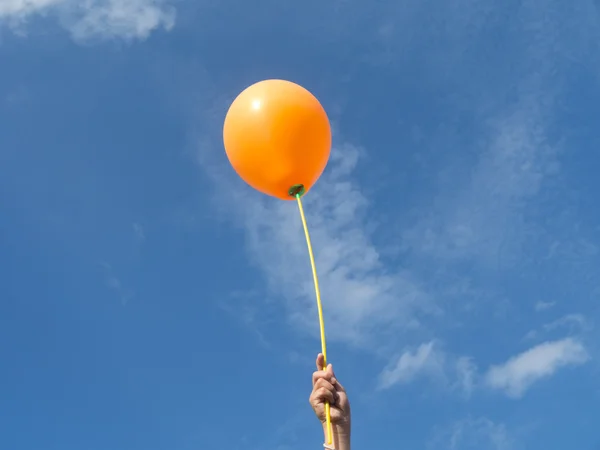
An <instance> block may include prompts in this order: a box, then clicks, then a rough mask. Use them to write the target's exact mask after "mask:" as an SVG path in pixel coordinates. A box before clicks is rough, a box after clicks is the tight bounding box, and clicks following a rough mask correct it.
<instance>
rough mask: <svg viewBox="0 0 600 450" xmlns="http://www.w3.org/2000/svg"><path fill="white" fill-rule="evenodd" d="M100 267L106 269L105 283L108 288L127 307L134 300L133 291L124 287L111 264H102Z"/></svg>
mask: <svg viewBox="0 0 600 450" xmlns="http://www.w3.org/2000/svg"><path fill="white" fill-rule="evenodd" d="M100 265H101V266H102V268H103V269H104V283H105V285H106V287H107V288H108V289H110V290H111V291H113V292H114V293H115V294H116V295H117V297H119V300H120V301H121V304H123V306H125V305H127V303H129V301H130V300H131V299H132V298H133V295H134V293H133V291H132V290H130V289H128V288H127V287H125V286H124V285H123V283H122V281H121V279H120V278H119V277H118V276H117V275H116V274H115V271H114V269H113V267H112V266H111V265H110V264H108V263H105V262H101V263H100Z"/></svg>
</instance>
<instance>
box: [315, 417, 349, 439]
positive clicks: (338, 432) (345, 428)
mask: <svg viewBox="0 0 600 450" xmlns="http://www.w3.org/2000/svg"><path fill="white" fill-rule="evenodd" d="M322 425H323V435H324V436H325V439H327V422H322ZM350 430H351V426H350V421H348V422H340V423H332V424H331V431H332V433H333V435H334V436H338V437H343V438H347V437H350Z"/></svg>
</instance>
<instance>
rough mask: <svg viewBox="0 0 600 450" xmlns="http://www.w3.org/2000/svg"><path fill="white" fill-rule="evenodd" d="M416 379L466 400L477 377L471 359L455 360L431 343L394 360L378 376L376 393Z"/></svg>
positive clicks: (424, 344) (460, 358)
mask: <svg viewBox="0 0 600 450" xmlns="http://www.w3.org/2000/svg"><path fill="white" fill-rule="evenodd" d="M419 377H426V378H429V379H431V380H433V381H434V382H436V383H438V384H439V385H440V386H443V387H444V388H447V389H448V390H450V391H458V392H460V393H461V394H462V395H464V396H466V397H469V396H470V395H471V394H472V392H473V390H474V389H475V387H476V384H477V377H478V374H477V366H476V365H475V363H474V362H473V360H472V359H471V358H468V357H465V356H462V357H458V358H457V357H455V356H453V355H450V354H448V353H447V352H445V351H444V350H443V349H442V348H441V346H440V345H439V344H438V343H435V342H433V341H430V342H427V343H423V344H421V345H420V346H419V347H417V348H416V349H413V350H406V351H404V352H403V353H402V354H401V355H400V356H399V357H398V358H396V359H395V360H393V361H392V363H391V364H390V365H389V366H388V367H387V368H385V369H384V370H383V371H382V372H381V374H380V375H379V383H378V389H381V390H383V389H389V388H390V387H392V386H394V385H397V384H408V383H411V382H413V381H415V380H416V379H417V378H419Z"/></svg>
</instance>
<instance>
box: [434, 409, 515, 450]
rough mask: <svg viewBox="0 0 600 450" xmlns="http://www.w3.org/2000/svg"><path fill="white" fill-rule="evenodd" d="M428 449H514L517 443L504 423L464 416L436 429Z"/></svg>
mask: <svg viewBox="0 0 600 450" xmlns="http://www.w3.org/2000/svg"><path fill="white" fill-rule="evenodd" d="M427 448H428V449H429V450H515V449H517V448H519V447H517V443H516V441H515V439H514V437H513V436H512V435H511V433H510V432H509V430H508V428H507V427H506V425H504V424H501V423H495V422H494V421H492V420H490V419H488V418H486V417H480V418H471V417H469V418H466V419H463V420H460V421H457V422H454V423H453V424H451V425H450V426H447V427H445V428H441V429H437V430H436V431H435V432H434V436H433V438H432V439H431V441H430V442H429V445H428V447H427Z"/></svg>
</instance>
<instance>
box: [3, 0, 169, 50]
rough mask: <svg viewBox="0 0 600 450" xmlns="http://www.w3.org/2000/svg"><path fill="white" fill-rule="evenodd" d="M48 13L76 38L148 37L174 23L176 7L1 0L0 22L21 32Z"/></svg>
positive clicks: (130, 1)
mask: <svg viewBox="0 0 600 450" xmlns="http://www.w3.org/2000/svg"><path fill="white" fill-rule="evenodd" d="M48 14H52V15H54V16H55V17H56V18H57V20H59V21H60V22H61V23H62V24H63V25H64V26H65V28H66V29H67V30H68V31H69V32H70V34H71V36H72V37H73V39H75V40H76V41H87V40H89V39H112V38H122V39H126V40H133V39H146V38H147V37H148V36H149V35H150V33H151V32H153V31H155V30H157V29H159V28H163V29H165V30H170V29H171V28H172V27H173V25H174V23H175V9H174V8H173V7H172V6H170V4H169V3H168V1H167V0H83V1H76V0H0V25H1V24H2V22H3V21H5V22H7V23H8V24H9V26H10V27H11V28H13V29H15V30H18V31H19V32H20V33H21V34H25V33H26V23H27V21H28V20H29V19H31V18H33V17H34V16H40V15H48Z"/></svg>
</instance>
